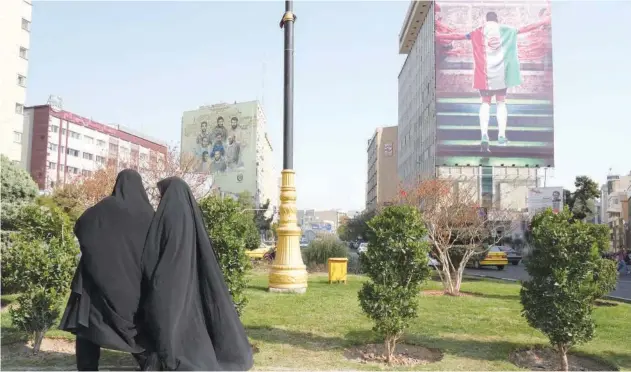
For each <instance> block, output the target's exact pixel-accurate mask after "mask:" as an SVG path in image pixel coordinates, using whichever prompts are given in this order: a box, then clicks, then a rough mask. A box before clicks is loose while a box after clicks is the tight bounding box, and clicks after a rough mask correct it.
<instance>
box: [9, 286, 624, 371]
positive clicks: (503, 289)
mask: <svg viewBox="0 0 631 372" xmlns="http://www.w3.org/2000/svg"><path fill="white" fill-rule="evenodd" d="M364 280H365V278H363V277H357V276H352V277H350V278H349V282H348V284H347V285H344V284H337V285H329V284H328V283H327V280H326V277H324V276H321V275H312V276H311V278H310V281H309V290H308V292H307V294H306V295H302V296H298V295H282V294H272V293H268V292H267V291H266V290H267V278H266V275H265V274H254V275H253V276H252V278H251V281H250V288H249V290H248V296H249V303H248V306H247V308H246V311H245V314H244V316H243V322H244V325H245V327H246V329H247V333H248V335H249V337H250V338H251V341H252V343H253V344H254V345H256V346H257V347H258V349H259V350H260V351H259V352H258V353H257V354H256V355H255V368H256V369H259V370H269V369H307V370H314V369H329V370H331V369H335V370H340V369H361V370H365V369H379V368H380V367H379V366H376V365H371V364H360V363H357V362H354V361H349V360H347V359H345V358H344V349H345V348H347V347H349V346H353V345H358V344H365V343H371V342H379V340H378V339H377V338H376V337H375V335H374V334H373V332H372V331H371V328H372V323H371V322H370V320H369V319H368V318H366V317H365V316H364V315H363V313H362V312H361V309H360V308H359V304H358V300H357V291H358V290H359V288H360V287H361V283H362V282H363V281H364ZM426 288H427V289H439V288H440V284H439V283H436V282H429V283H427V285H426ZM463 290H464V291H469V292H475V293H479V295H476V296H470V297H460V298H454V297H436V296H422V297H421V298H420V308H419V318H418V319H417V320H416V321H415V322H414V324H413V325H412V326H411V327H410V328H409V329H408V331H407V332H406V335H405V339H404V342H407V343H411V344H420V345H423V346H427V347H430V348H439V349H441V350H442V351H443V352H444V358H443V359H442V360H441V361H440V362H437V363H433V364H427V365H424V366H417V367H415V369H426V370H511V369H517V367H515V366H514V365H513V364H511V363H510V362H509V361H508V354H509V353H510V352H511V351H512V350H514V349H516V348H520V347H526V346H531V345H537V344H545V343H546V339H545V338H544V337H543V335H542V334H541V333H539V332H537V331H535V330H533V329H531V328H530V327H529V326H528V325H527V324H526V322H525V321H524V319H523V318H522V317H521V315H520V309H521V306H520V304H519V285H517V284H512V283H503V282H497V281H478V280H476V281H467V282H465V283H464V284H463ZM2 315H3V317H2V342H3V344H5V343H6V341H5V337H7V336H9V338H8V339H7V340H13V341H14V340H16V339H19V337H18V336H19V334H18V333H16V332H15V331H11V329H12V327H11V324H10V320H9V319H8V316H6V315H7V314H6V312H3V314H2ZM594 317H595V320H596V323H597V331H596V337H595V338H594V340H592V341H591V342H589V343H587V344H585V345H583V346H580V347H578V348H576V349H575V350H576V351H580V352H582V353H586V354H589V355H593V356H597V357H600V358H603V359H605V360H607V361H609V362H611V363H613V364H615V365H617V366H618V367H619V368H620V369H622V370H631V348H629V345H630V344H629V342H628V339H629V336H630V335H631V306H629V305H626V304H619V305H618V306H613V307H598V308H596V309H595V312H594ZM49 336H51V337H69V335H68V334H66V333H63V332H61V331H59V330H52V331H51V332H50V333H49ZM11 337H12V338H11ZM625 340H627V341H625ZM3 354H4V353H3ZM105 359H106V361H104V364H107V365H114V366H116V365H118V366H121V367H131V366H132V365H133V364H131V359H130V358H127V357H123V355H121V353H114V352H112V353H108V354H107V355H105ZM51 360H52V359H51ZM73 362H74V356H73V355H64V356H60V357H59V358H55V359H54V361H48V362H41V363H40V362H38V363H36V364H38V365H41V366H44V365H48V366H53V363H54V366H57V367H60V366H68V367H70V368H71V367H72V366H73ZM21 363H24V362H21ZM46 363H48V364H46ZM126 363H130V364H126ZM2 364H3V365H2V367H3V368H4V369H9V368H10V369H19V368H20V367H28V366H29V365H20V364H19V363H16V362H12V361H11V360H7V359H5V357H4V356H3V360H2ZM383 369H386V368H385V367H383ZM388 369H389V368H388Z"/></svg>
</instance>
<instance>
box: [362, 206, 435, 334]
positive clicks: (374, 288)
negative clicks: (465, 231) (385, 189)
mask: <svg viewBox="0 0 631 372" xmlns="http://www.w3.org/2000/svg"><path fill="white" fill-rule="evenodd" d="M368 226H369V227H370V232H369V233H368V250H367V251H366V253H364V254H362V255H361V257H360V260H361V267H362V270H363V271H364V272H365V273H367V274H368V276H369V277H370V279H371V281H370V282H367V283H364V285H363V287H362V289H361V290H360V291H359V301H360V304H361V307H362V309H363V310H364V312H365V313H366V314H367V315H368V317H370V318H371V319H372V320H373V321H374V322H375V327H374V330H375V331H376V332H377V333H379V334H380V335H382V336H383V337H384V338H385V340H386V342H387V343H388V342H392V340H396V339H397V338H398V337H399V336H400V335H401V334H402V332H403V330H404V329H405V328H406V327H407V326H408V324H409V322H410V320H411V319H413V318H414V317H415V316H416V309H417V296H418V293H419V289H420V285H421V283H422V282H423V281H424V280H425V279H427V277H428V276H429V268H428V266H427V255H428V250H429V247H428V246H427V244H426V243H425V242H424V240H423V238H424V237H425V234H426V230H425V227H424V224H423V221H422V220H421V216H420V214H419V212H418V211H417V210H416V208H413V207H411V206H389V207H386V208H384V209H383V210H382V211H381V212H380V213H379V214H378V215H377V216H375V217H374V218H373V219H371V220H370V221H369V222H368Z"/></svg>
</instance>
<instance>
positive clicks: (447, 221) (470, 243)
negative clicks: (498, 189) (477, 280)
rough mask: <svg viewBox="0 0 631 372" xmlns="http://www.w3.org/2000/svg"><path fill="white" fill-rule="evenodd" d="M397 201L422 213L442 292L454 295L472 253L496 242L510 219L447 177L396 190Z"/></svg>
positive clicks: (483, 249)
mask: <svg viewBox="0 0 631 372" xmlns="http://www.w3.org/2000/svg"><path fill="white" fill-rule="evenodd" d="M399 195H400V202H401V203H403V204H407V205H412V206H415V207H418V208H419V209H420V211H421V212H422V213H423V220H424V221H425V225H426V228H427V238H428V241H429V243H430V245H431V250H432V252H433V254H434V256H436V258H437V259H438V260H439V261H440V263H441V269H440V270H438V275H439V276H440V279H441V281H442V283H443V287H444V289H445V292H446V293H447V294H450V295H458V294H459V293H460V286H461V284H462V276H463V274H464V270H465V267H466V265H467V263H468V262H469V260H470V259H472V258H473V257H474V256H482V255H483V254H485V253H486V252H487V249H488V246H489V245H493V244H496V243H497V242H498V241H499V240H500V239H501V238H502V236H501V235H495V236H494V234H493V232H495V231H496V230H498V229H502V230H503V231H504V232H505V233H506V232H508V231H507V229H508V228H510V226H511V220H512V219H513V218H514V216H513V215H512V213H511V212H510V211H506V210H504V211H503V210H497V209H486V208H481V207H480V204H479V202H478V196H477V189H475V188H466V187H460V188H456V186H455V183H454V182H453V181H450V180H439V179H434V180H428V181H422V182H420V183H419V184H418V185H416V186H415V187H412V188H409V189H407V190H401V191H400V194H399Z"/></svg>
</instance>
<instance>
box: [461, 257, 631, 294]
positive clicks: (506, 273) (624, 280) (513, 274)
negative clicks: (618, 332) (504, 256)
mask: <svg viewBox="0 0 631 372" xmlns="http://www.w3.org/2000/svg"><path fill="white" fill-rule="evenodd" d="M465 273H467V274H471V275H484V276H489V277H493V278H500V279H516V280H526V279H528V273H526V270H525V268H524V265H522V264H521V263H520V264H519V265H518V266H513V265H508V266H506V268H505V269H504V270H503V271H499V270H497V269H496V268H495V267H492V268H491V267H490V268H482V269H467V270H466V271H465ZM609 295H610V296H615V297H621V298H624V299H628V300H631V275H621V276H619V277H618V285H617V286H616V289H615V290H614V291H612V292H611V293H609Z"/></svg>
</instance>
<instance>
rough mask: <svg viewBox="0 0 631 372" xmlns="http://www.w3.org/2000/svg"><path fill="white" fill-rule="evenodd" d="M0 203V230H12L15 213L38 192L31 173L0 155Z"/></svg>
mask: <svg viewBox="0 0 631 372" xmlns="http://www.w3.org/2000/svg"><path fill="white" fill-rule="evenodd" d="M0 163H1V164H0V166H1V168H2V172H0V178H1V182H2V186H0V203H1V206H0V208H1V212H2V216H1V218H0V224H1V225H0V226H1V228H2V230H12V229H14V228H15V226H14V225H13V223H14V221H15V218H16V217H17V213H18V212H19V210H20V208H22V206H23V205H25V204H28V203H31V202H32V201H33V200H34V199H35V197H36V196H37V194H38V188H37V184H36V183H35V181H33V178H31V175H30V174H29V173H28V172H27V171H26V170H24V169H22V168H21V167H20V166H19V165H16V164H14V163H13V162H11V160H9V158H8V157H6V156H4V155H0Z"/></svg>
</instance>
